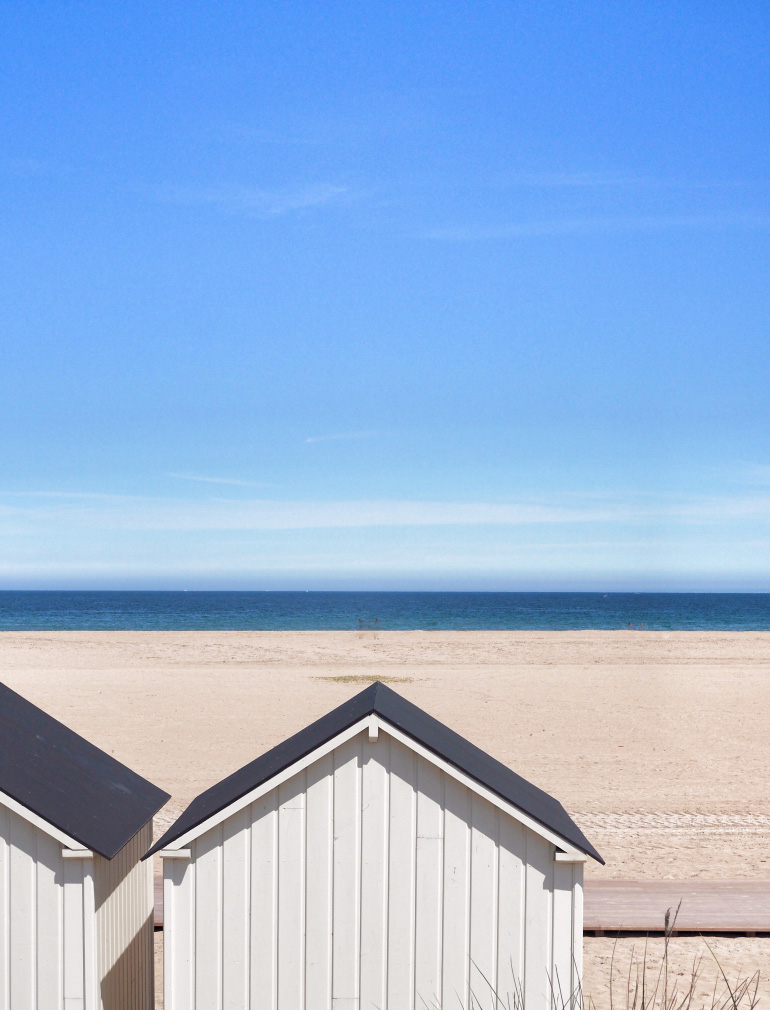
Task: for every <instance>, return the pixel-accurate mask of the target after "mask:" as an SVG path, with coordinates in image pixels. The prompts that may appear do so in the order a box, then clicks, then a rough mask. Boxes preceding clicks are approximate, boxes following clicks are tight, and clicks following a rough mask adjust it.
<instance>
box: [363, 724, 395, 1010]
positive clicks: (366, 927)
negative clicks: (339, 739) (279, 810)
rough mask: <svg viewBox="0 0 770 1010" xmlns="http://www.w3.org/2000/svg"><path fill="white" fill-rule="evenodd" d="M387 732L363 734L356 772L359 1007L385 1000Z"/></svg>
mask: <svg viewBox="0 0 770 1010" xmlns="http://www.w3.org/2000/svg"><path fill="white" fill-rule="evenodd" d="M389 741H390V738H389V737H388V736H387V734H385V733H382V732H381V733H380V734H379V738H378V739H377V740H373V741H370V740H369V738H368V735H367V736H364V742H363V765H362V775H361V779H362V782H361V1007H362V1008H363V1007H384V1006H385V1005H386V1001H387V967H388V965H387V943H388V904H387V899H388V793H389V789H388V766H389V763H390V743H389Z"/></svg>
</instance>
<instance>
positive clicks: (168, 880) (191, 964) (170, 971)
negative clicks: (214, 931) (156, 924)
mask: <svg viewBox="0 0 770 1010" xmlns="http://www.w3.org/2000/svg"><path fill="white" fill-rule="evenodd" d="M163 920H164V923H163V982H164V984H163V1006H164V1010H193V1008H194V1007H195V984H194V982H195V980H194V974H195V863H194V862H188V861H187V860H185V859H166V860H164V862H163Z"/></svg>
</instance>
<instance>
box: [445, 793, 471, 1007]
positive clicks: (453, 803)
mask: <svg viewBox="0 0 770 1010" xmlns="http://www.w3.org/2000/svg"><path fill="white" fill-rule="evenodd" d="M470 821H471V794H470V792H469V790H468V789H466V787H465V786H464V785H462V784H461V783H459V782H457V781H456V779H453V778H448V777H445V779H444V874H443V877H444V894H443V900H444V916H443V918H444V922H443V944H442V950H443V965H442V982H441V991H442V994H443V1001H444V1005H445V1006H447V1007H457V1008H458V1010H459V1008H461V1007H468V1006H470V1000H469V991H470V990H469V981H470V979H469V969H470V891H471V836H470Z"/></svg>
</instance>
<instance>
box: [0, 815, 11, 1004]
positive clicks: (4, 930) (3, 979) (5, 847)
mask: <svg viewBox="0 0 770 1010" xmlns="http://www.w3.org/2000/svg"><path fill="white" fill-rule="evenodd" d="M10 818H11V812H10V811H9V810H8V808H7V807H4V806H2V804H0V1010H11V922H10V898H11V894H10V890H11V866H10V863H11V850H10Z"/></svg>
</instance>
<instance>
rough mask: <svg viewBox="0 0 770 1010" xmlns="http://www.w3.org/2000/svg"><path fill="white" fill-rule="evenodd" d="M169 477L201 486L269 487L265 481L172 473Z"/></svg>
mask: <svg viewBox="0 0 770 1010" xmlns="http://www.w3.org/2000/svg"><path fill="white" fill-rule="evenodd" d="M167 476H169V477H174V478H175V479H176V480H190V481H195V482H197V483H200V484H230V485H232V486H234V487H267V486H268V485H267V484H266V483H265V482H264V481H259V480H238V479H237V478H235V477H206V476H204V475H203V474H199V473H170V474H168V475H167Z"/></svg>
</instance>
